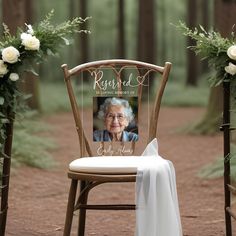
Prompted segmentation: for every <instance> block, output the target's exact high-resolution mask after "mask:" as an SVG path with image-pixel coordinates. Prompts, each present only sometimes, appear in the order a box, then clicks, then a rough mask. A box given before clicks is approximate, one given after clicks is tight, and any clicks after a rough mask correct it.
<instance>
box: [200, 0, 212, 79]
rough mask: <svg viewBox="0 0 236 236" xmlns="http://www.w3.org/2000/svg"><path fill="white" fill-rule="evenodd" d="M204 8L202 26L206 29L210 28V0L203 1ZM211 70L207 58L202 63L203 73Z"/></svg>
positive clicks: (202, 6)
mask: <svg viewBox="0 0 236 236" xmlns="http://www.w3.org/2000/svg"><path fill="white" fill-rule="evenodd" d="M201 9H202V26H203V27H204V29H205V30H206V31H208V29H209V11H210V8H209V1H206V0H202V2H201ZM207 72H209V67H208V62H207V61H206V60H204V61H202V63H201V74H204V73H207Z"/></svg>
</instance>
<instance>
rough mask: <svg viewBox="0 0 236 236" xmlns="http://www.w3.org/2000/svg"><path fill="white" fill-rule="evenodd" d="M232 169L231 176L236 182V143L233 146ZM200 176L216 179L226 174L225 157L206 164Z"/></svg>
mask: <svg viewBox="0 0 236 236" xmlns="http://www.w3.org/2000/svg"><path fill="white" fill-rule="evenodd" d="M231 153H232V154H231V157H230V163H231V170H230V176H231V179H232V180H233V181H234V182H235V181H236V145H232V147H231ZM198 175H199V177H201V178H206V179H214V178H219V177H222V176H223V175H224V158H223V157H220V158H218V159H217V160H216V161H215V162H213V163H211V164H208V165H206V166H204V167H203V168H202V169H201V170H200V172H199V174H198Z"/></svg>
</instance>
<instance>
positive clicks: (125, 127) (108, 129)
mask: <svg viewBox="0 0 236 236" xmlns="http://www.w3.org/2000/svg"><path fill="white" fill-rule="evenodd" d="M128 100H130V102H129V101H128ZM94 102H96V103H97V104H96V106H97V108H98V109H97V111H96V112H95V114H94V132H93V141H95V142H98V141H100V142H101V141H103V142H111V141H120V142H121V141H122V142H131V141H138V128H137V125H136V122H135V119H134V118H135V113H134V110H135V111H136V113H137V97H131V98H128V99H124V98H118V97H106V98H104V97H97V101H94ZM101 102H102V103H101ZM131 102H132V103H133V109H132V106H131V105H130V103H131ZM99 103H101V104H99ZM134 105H135V106H134ZM96 117H97V118H98V120H100V121H98V122H97V123H96ZM136 118H137V116H136ZM99 122H100V124H99Z"/></svg>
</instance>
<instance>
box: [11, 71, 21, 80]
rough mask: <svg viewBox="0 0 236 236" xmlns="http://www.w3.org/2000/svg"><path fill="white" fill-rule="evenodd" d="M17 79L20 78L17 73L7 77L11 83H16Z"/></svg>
mask: <svg viewBox="0 0 236 236" xmlns="http://www.w3.org/2000/svg"><path fill="white" fill-rule="evenodd" d="M19 78H20V77H19V75H18V74H17V73H11V74H10V75H9V79H10V80H11V81H17V80H18V79H19Z"/></svg>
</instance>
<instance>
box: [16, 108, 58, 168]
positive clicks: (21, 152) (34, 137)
mask: <svg viewBox="0 0 236 236" xmlns="http://www.w3.org/2000/svg"><path fill="white" fill-rule="evenodd" d="M48 129H50V127H49V126H48V125H46V124H45V123H43V122H41V121H38V120H37V119H36V115H35V114H32V112H28V113H26V114H25V115H24V120H21V121H17V120H16V122H15V125H14V139H13V146H12V164H13V166H14V167H16V166H19V165H22V164H25V165H29V166H33V167H38V168H44V169H45V168H51V167H52V166H54V165H55V161H54V160H53V158H52V156H51V155H50V154H49V152H48V150H51V149H53V148H55V146H56V145H55V144H54V142H53V141H52V140H51V139H49V138H46V137H40V136H39V135H38V133H39V132H42V131H45V130H48Z"/></svg>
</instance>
